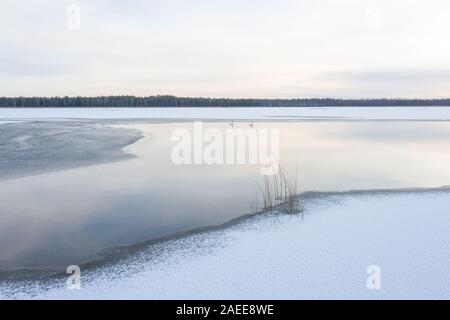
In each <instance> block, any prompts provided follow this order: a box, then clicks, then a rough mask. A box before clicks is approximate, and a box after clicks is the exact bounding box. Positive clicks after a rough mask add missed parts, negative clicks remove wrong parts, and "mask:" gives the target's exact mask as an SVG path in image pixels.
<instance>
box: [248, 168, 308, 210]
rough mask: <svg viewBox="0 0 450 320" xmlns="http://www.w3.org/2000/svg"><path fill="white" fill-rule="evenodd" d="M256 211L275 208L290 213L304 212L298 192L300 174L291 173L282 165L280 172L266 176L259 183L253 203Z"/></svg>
mask: <svg viewBox="0 0 450 320" xmlns="http://www.w3.org/2000/svg"><path fill="white" fill-rule="evenodd" d="M252 208H253V211H254V212H259V211H272V210H274V209H277V210H281V211H285V212H287V213H289V214H297V213H302V216H303V210H302V208H301V204H300V199H299V194H298V175H297V170H296V172H295V175H292V174H290V173H289V172H288V171H287V170H286V169H284V168H282V167H280V168H279V170H278V173H277V174H275V175H272V176H264V178H263V182H262V183H257V192H256V195H255V199H254V202H253V205H252Z"/></svg>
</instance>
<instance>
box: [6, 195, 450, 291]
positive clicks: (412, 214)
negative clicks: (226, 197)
mask: <svg viewBox="0 0 450 320" xmlns="http://www.w3.org/2000/svg"><path fill="white" fill-rule="evenodd" d="M305 210H306V211H305V212H306V216H305V219H304V220H303V221H302V218H301V217H300V216H289V215H284V214H277V213H273V214H267V215H263V216H257V217H253V218H251V219H249V220H247V221H246V222H244V223H241V224H238V225H234V226H233V227H230V228H226V229H221V230H216V231H210V232H207V233H203V234H197V235H193V236H189V237H186V238H183V239H179V240H173V241H170V242H168V243H165V244H161V245H159V248H158V249H157V250H156V249H155V248H154V247H153V248H149V249H146V250H147V251H145V252H143V253H141V254H138V255H136V256H135V257H134V258H133V259H130V260H127V261H126V262H124V263H120V264H118V265H115V266H113V267H105V268H102V269H101V270H97V271H95V272H91V273H88V274H83V278H82V288H81V289H80V290H68V289H66V288H64V281H62V280H58V281H59V282H60V283H58V284H55V287H54V288H52V289H50V290H48V291H39V290H40V289H38V288H34V289H33V285H32V284H30V283H28V284H26V286H27V290H28V293H27V294H17V292H20V291H23V290H25V288H24V287H22V288H20V287H16V288H15V289H13V288H11V287H9V288H5V287H3V288H1V287H0V295H1V292H3V294H4V296H3V298H5V297H11V296H9V295H8V293H7V292H8V291H9V292H10V293H11V291H14V290H16V296H15V297H16V298H30V297H33V298H43V299H54V298H55V299H103V298H111V299H140V298H142V299H323V298H324V299H347V298H349V299H394V298H396V299H397V298H398V299H407V298H408V299H431V298H436V299H448V298H450V270H449V266H450V233H449V227H450V193H449V192H448V191H433V192H412V193H406V192H405V193H383V194H372V195H370V194H342V195H328V196H324V197H319V198H312V199H310V200H308V201H307V202H306V207H305ZM155 250H156V251H158V252H159V253H158V254H155ZM371 265H376V266H378V267H379V268H380V280H381V290H369V289H368V288H367V279H368V277H369V275H368V274H367V268H368V267H369V266H371Z"/></svg>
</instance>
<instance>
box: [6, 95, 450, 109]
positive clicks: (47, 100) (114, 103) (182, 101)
mask: <svg viewBox="0 0 450 320" xmlns="http://www.w3.org/2000/svg"><path fill="white" fill-rule="evenodd" d="M331 106H337V107H339V106H360V107H367V106H376V107H383V106H450V99H331V98H323V99H320V98H317V99H226V98H183V97H175V96H148V97H136V96H100V97H13V98H11V97H0V107H9V108H25V107H26V108H48V107H50V108H52V107H54V108H69V107H72V108H73V107H79V108H84V107H86V108H89V107H331Z"/></svg>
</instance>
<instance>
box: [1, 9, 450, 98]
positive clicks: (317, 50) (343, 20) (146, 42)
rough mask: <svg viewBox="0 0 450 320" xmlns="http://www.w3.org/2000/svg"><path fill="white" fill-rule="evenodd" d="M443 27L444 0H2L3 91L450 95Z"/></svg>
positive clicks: (447, 33)
mask: <svg viewBox="0 0 450 320" xmlns="http://www.w3.org/2000/svg"><path fill="white" fill-rule="evenodd" d="M70 5H77V6H78V7H75V8H80V10H81V11H80V12H81V14H80V20H79V22H80V24H79V26H80V28H79V29H78V28H76V27H77V21H78V20H77V19H76V14H72V13H73V12H74V11H70V10H69V11H70V12H69V13H68V11H67V10H68V8H69V6H70ZM449 39H450V1H448V0H428V1H425V0H421V1H418V0H378V1H375V0H340V1H338V0H297V1H294V0H272V1H269V0H247V1H245V0H240V1H237V0H193V1H191V0H160V1H153V0H148V1H144V0H128V1H123V0H110V1H107V0H79V1H66V0H26V1H25V0H2V3H1V10H0V96H19V95H22V96H34V95H38V96H49V95H87V96H94V95H115V94H131V95H154V94H173V95H178V96H208V97H255V98H295V97H299V98H303V97H338V98H378V97H392V98H394V97H404V98H413V97H414V98H431V97H436V98H441V97H450V40H449Z"/></svg>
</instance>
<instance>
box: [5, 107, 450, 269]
mask: <svg viewBox="0 0 450 320" xmlns="http://www.w3.org/2000/svg"><path fill="white" fill-rule="evenodd" d="M0 110H1V109H0ZM80 121H81V120H77V121H76V122H75V120H73V119H72V120H70V119H69V120H67V119H66V120H65V121H64V122H54V121H51V122H48V120H46V121H44V120H42V119H41V120H40V122H39V121H38V122H33V128H34V129H33V130H35V131H33V130H31V129H30V128H31V124H30V123H28V124H27V123H19V124H17V123H15V124H14V123H10V124H3V125H7V126H10V127H9V128H11V129H10V132H12V128H13V127H14V128H15V130H18V131H17V132H18V133H17V134H18V135H19V138H20V139H18V140H17V139H16V140H14V141H13V143H15V144H13V145H17V143H18V144H19V145H20V148H22V149H20V148H18V149H15V150H14V156H15V157H16V158H14V159H15V160H14V161H13V162H11V161H10V162H6V163H9V164H8V165H9V166H10V168H11V170H12V168H13V167H14V168H15V170H16V169H17V168H19V169H18V170H19V171H20V170H21V169H20V168H21V167H20V165H21V164H24V165H23V166H25V167H29V166H30V164H29V162H27V161H29V159H28V158H27V154H29V153H30V152H31V151H30V150H38V151H39V150H47V151H46V152H42V153H41V154H39V152H37V151H35V153H33V157H32V160H33V161H35V162H39V161H41V162H42V161H43V162H44V163H50V162H51V161H53V160H54V159H53V158H54V157H60V158H61V159H62V160H61V161H59V162H56V164H58V165H60V164H61V162H63V163H64V162H69V161H68V160H67V159H66V158H65V156H67V152H69V151H70V150H72V149H76V150H78V151H77V152H78V153H75V154H70V157H71V158H74V157H75V155H77V154H79V153H81V158H86V159H88V158H90V157H91V158H93V159H97V158H98V157H99V155H98V154H97V153H96V149H97V148H92V149H90V148H88V147H89V145H90V144H94V146H98V148H99V149H101V150H103V149H102V148H104V145H105V143H107V142H108V143H112V142H117V143H116V144H112V145H109V147H108V148H107V149H105V150H104V151H102V152H100V153H104V152H106V150H109V149H117V148H122V147H120V146H121V144H123V145H126V140H123V141H122V142H121V141H119V140H117V139H118V138H117V133H119V136H121V135H128V134H130V133H139V134H144V138H142V139H140V140H138V141H137V142H135V143H132V144H131V145H127V146H126V147H125V148H124V152H125V153H124V154H125V155H127V156H126V157H125V158H121V155H120V154H116V153H111V154H109V157H111V160H115V161H114V162H107V159H103V158H102V159H101V162H102V163H97V164H95V163H89V161H88V162H87V163H78V162H77V163H75V164H74V165H71V166H69V167H70V168H64V166H58V165H56V164H55V165H54V164H52V165H54V166H55V168H54V169H55V170H56V169H57V171H54V170H51V169H52V168H51V167H50V168H45V170H44V169H42V168H41V167H39V166H37V169H36V170H37V171H33V172H32V174H31V173H30V174H27V175H25V176H18V177H4V178H3V179H2V180H0V213H1V214H0V244H1V245H0V267H1V268H13V269H14V268H19V267H20V268H44V267H59V268H64V267H65V266H67V265H69V264H82V263H84V262H87V261H91V260H95V259H96V258H98V256H97V254H98V253H99V252H102V251H103V250H105V249H108V248H111V247H115V246H120V245H130V244H135V243H139V242H142V241H146V240H149V239H154V238H158V237H162V236H166V235H170V234H173V233H176V232H180V231H186V230H190V229H193V228H197V227H203V226H209V225H215V224H220V223H223V222H226V221H228V220H230V219H232V218H236V217H239V216H241V215H243V214H246V213H248V212H250V205H251V204H252V202H253V200H254V197H255V191H256V182H260V181H261V176H260V175H259V169H260V167H259V166H257V165H212V166H207V165H203V166H202V165H200V166H196V165H192V166H190V165H180V166H177V165H175V164H174V163H173V162H172V161H171V158H170V154H171V149H172V147H173V142H171V140H170V137H171V134H172V132H173V131H174V130H176V129H180V128H184V129H187V130H189V129H191V128H192V121H184V122H176V121H175V122H173V121H169V122H167V121H166V122H158V121H154V120H143V119H141V120H135V121H126V120H115V121H106V120H101V121H99V120H95V121H92V120H89V121H88V120H83V121H81V122H80ZM86 121H87V122H86ZM49 123H50V124H49ZM80 123H81V124H80ZM50 125H51V127H52V130H55V132H59V136H60V138H61V139H62V140H58V139H56V140H52V139H54V136H55V135H52V138H50V137H49V136H46V135H45V134H41V135H39V137H40V138H39V139H36V141H34V140H33V139H32V138H30V136H31V137H33V135H34V134H35V132H37V131H39V130H38V128H39V127H42V128H44V127H45V128H48V126H50ZM85 125H89V126H92V128H91V129H89V128H90V127H89V128H88V129H89V130H87V129H86V128H85V129H82V128H84V127H83V126H85ZM231 125H233V126H234V127H236V128H248V127H249V125H253V126H254V127H255V128H260V129H262V128H276V129H278V130H279V132H280V162H281V165H282V166H284V167H285V168H287V169H288V170H291V171H295V170H296V168H297V169H298V173H299V181H300V189H301V191H310V190H315V191H327V190H332V191H337V190H351V189H379V188H402V187H436V186H442V185H448V184H449V181H450V166H449V165H448V163H450V152H449V150H450V123H449V122H445V121H441V122H435V121H426V122H424V121H396V122H392V121H348V120H347V121H344V120H341V121H330V120H323V119H322V120H320V121H317V120H315V121H274V120H270V121H263V122H261V121H260V122H254V123H251V122H250V121H236V122H234V123H230V122H228V121H223V120H222V121H214V122H207V123H205V126H206V127H210V128H215V129H218V130H225V129H226V128H229V127H230V126H231ZM117 126H119V127H122V129H120V128H117ZM112 127H115V128H116V129H111V128H112ZM21 128H22V129H21ZM70 128H72V129H70ZM80 128H81V129H80ZM124 128H126V129H124ZM21 130H22V131H23V132H26V134H24V133H23V132H21ZM46 130H47V129H46ZM60 130H63V131H64V130H65V131H64V132H62V133H61V132H60ZM80 130H81V131H80ZM111 130H113V131H111ZM114 130H119V131H114ZM120 130H122V131H120ZM80 132H81V133H82V134H81V133H80ZM89 132H91V134H92V135H91V136H90V134H89ZM102 132H103V133H104V134H102ZM113 136H114V138H110V139H108V137H113ZM0 139H3V141H1V143H2V144H3V145H5V144H6V143H7V142H8V141H5V140H6V139H5V138H4V137H2V138H0ZM10 139H14V137H10ZM89 139H91V140H89ZM58 141H59V142H58ZM61 141H62V143H60V142H61ZM64 141H65V142H66V144H67V145H68V149H67V146H64ZM89 141H90V142H89ZM95 141H97V142H95ZM27 143H28V144H31V145H32V146H33V143H35V144H36V146H37V147H35V148H34V149H33V148H31V149H30V148H28V147H27V145H26V144H27ZM58 143H59V144H58ZM95 143H97V144H95ZM46 144H47V145H46ZM83 144H85V146H84V148H81V147H80V145H83ZM43 145H46V148H47V149H44V148H43V147H42V146H43ZM52 146H57V147H56V148H53V149H52ZM66 149H67V150H66ZM50 150H53V151H50ZM68 150H69V151H68ZM86 150H88V151H86ZM5 154H6V156H5V157H6V158H7V157H8V154H9V155H12V154H13V153H12V152H11V153H5ZM50 154H51V155H52V156H51V158H52V159H49V155H50ZM97 160H98V159H97ZM97 160H95V161H97ZM2 161H7V159H6V160H5V159H2ZM95 161H94V162H95ZM3 163H5V162H3ZM51 163H53V162H51ZM25 169H26V168H23V170H25ZM41 169H42V172H40V171H39V170H41Z"/></svg>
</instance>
